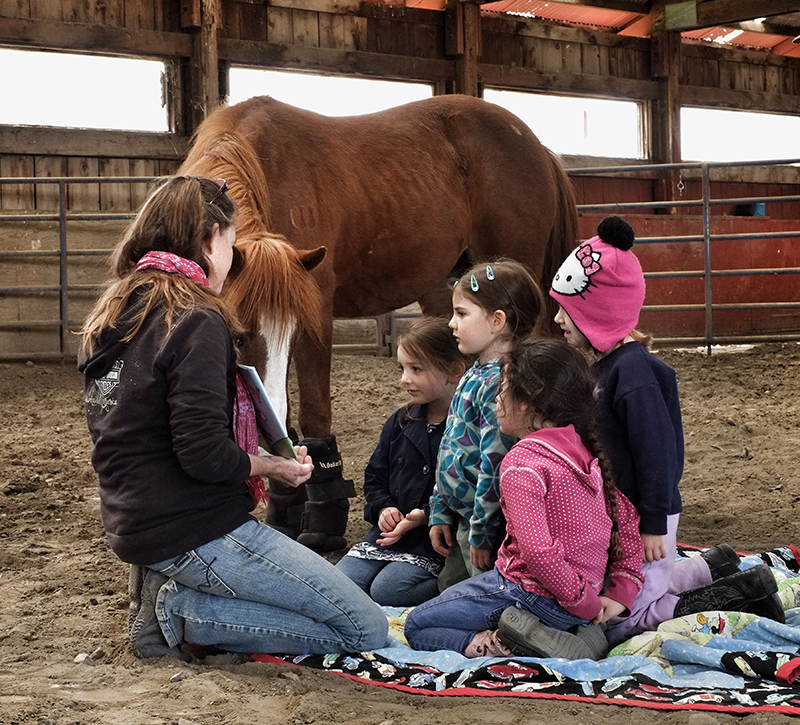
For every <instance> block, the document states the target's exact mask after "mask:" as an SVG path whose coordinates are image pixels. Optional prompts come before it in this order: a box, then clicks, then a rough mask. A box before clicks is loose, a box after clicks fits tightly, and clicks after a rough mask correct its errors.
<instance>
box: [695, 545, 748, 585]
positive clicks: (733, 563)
mask: <svg viewBox="0 0 800 725" xmlns="http://www.w3.org/2000/svg"><path fill="white" fill-rule="evenodd" d="M700 556H701V557H702V558H703V559H705V562H706V564H708V569H709V571H710V572H711V581H717V579H723V578H724V577H726V576H730V575H731V574H735V573H736V572H737V571H739V564H741V563H742V560H741V559H740V558H739V555H738V554H737V553H736V552H735V551H734V550H733V548H732V547H730V546H728V545H727V544H717V545H716V546H713V547H711V548H710V549H706V550H705V551H701V552H700Z"/></svg>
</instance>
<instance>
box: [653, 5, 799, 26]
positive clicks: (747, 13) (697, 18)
mask: <svg viewBox="0 0 800 725" xmlns="http://www.w3.org/2000/svg"><path fill="white" fill-rule="evenodd" d="M798 10H800V2H798V0H706V2H702V0H677V2H668V3H667V4H666V5H665V6H664V23H665V27H666V29H667V30H696V29H698V28H708V27H712V26H716V25H730V24H732V23H741V22H746V21H750V20H754V19H755V18H760V17H765V18H768V17H771V16H773V15H781V14H784V13H791V12H796V11H798Z"/></svg>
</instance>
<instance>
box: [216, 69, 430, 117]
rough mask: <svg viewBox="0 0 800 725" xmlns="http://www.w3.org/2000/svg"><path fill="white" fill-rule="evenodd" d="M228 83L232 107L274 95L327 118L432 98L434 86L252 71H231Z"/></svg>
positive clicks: (354, 114)
mask: <svg viewBox="0 0 800 725" xmlns="http://www.w3.org/2000/svg"><path fill="white" fill-rule="evenodd" d="M228 82H229V85H230V94H229V99H228V102H229V103H230V105H233V104H235V103H239V102H240V101H244V100H247V99H248V98H251V97H253V96H272V97H273V98H275V99H276V100H278V101H283V102H284V103H289V104H291V105H292V106H297V107H299V108H305V109H306V110H308V111H315V112H316V113H322V114H325V115H326V116H357V115H360V114H362V113H374V112H375V111H383V110H385V109H386V108H391V107H392V106H399V105H400V104H402V103H410V102H411V101H419V100H421V99H423V98H430V97H431V96H432V95H433V87H432V86H430V85H428V84H427V83H401V82H399V81H378V80H370V79H366V78H343V77H341V76H317V75H310V74H307V73H291V72H290V73H285V72H282V71H266V70H256V69H252V68H231V70H230V77H229V81H228Z"/></svg>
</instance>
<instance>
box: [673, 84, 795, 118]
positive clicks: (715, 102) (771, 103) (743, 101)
mask: <svg viewBox="0 0 800 725" xmlns="http://www.w3.org/2000/svg"><path fill="white" fill-rule="evenodd" d="M681 105H683V106H699V107H704V108H729V109H734V110H738V109H741V110H745V111H752V110H753V109H754V108H757V109H758V110H759V111H761V112H765V111H766V112H773V113H789V114H792V115H795V116H796V115H797V109H798V97H797V96H789V95H786V94H783V93H767V92H759V91H732V90H727V89H724V88H709V87H708V86H681Z"/></svg>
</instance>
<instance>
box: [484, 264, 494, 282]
mask: <svg viewBox="0 0 800 725" xmlns="http://www.w3.org/2000/svg"><path fill="white" fill-rule="evenodd" d="M486 279H488V280H490V281H491V280H493V279H494V270H493V269H492V268H491V267H490V266H489V265H488V264H487V265H486Z"/></svg>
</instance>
